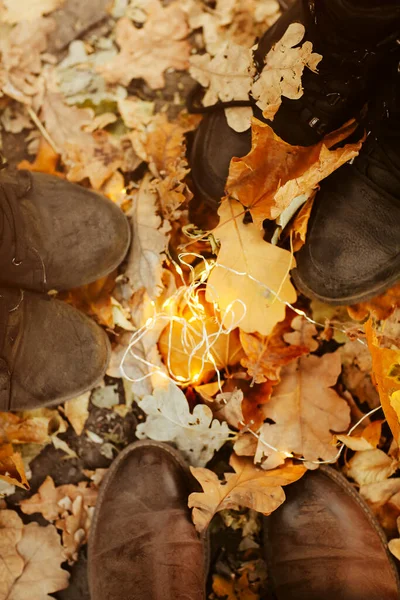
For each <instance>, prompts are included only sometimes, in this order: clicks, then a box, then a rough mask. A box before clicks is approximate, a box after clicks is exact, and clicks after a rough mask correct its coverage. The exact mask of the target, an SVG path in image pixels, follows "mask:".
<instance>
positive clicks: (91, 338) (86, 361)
mask: <svg viewBox="0 0 400 600" xmlns="http://www.w3.org/2000/svg"><path fill="white" fill-rule="evenodd" d="M109 357H110V344H109V341H108V338H107V336H106V334H105V333H104V331H103V330H102V329H101V328H100V327H99V326H98V325H96V323H95V322H94V321H92V320H91V319H89V318H88V317H86V316H85V315H84V314H82V313H80V312H79V311H78V310H76V309H75V308H73V307H72V306H69V305H67V304H65V303H64V302H60V301H59V300H50V298H49V297H48V296H44V295H40V294H35V293H32V292H25V291H22V290H14V289H7V288H1V287H0V411H7V410H29V409H32V408H37V407H39V406H47V405H49V404H56V403H60V402H64V401H65V400H68V399H70V398H74V397H75V396H79V395H80V394H82V393H83V392H85V391H87V390H89V389H91V388H93V387H94V386H95V385H96V384H97V383H98V382H99V381H100V380H101V379H102V377H103V376H104V373H105V371H106V368H107V366H108V362H109Z"/></svg>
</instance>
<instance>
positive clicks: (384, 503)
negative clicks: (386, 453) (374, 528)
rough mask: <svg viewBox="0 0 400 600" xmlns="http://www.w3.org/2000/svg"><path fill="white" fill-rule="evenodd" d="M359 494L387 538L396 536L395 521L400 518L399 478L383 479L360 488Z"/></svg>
mask: <svg viewBox="0 0 400 600" xmlns="http://www.w3.org/2000/svg"><path fill="white" fill-rule="evenodd" d="M360 494H361V496H362V497H363V498H364V500H365V501H366V502H367V503H368V505H369V506H370V508H371V510H372V511H373V513H374V514H375V516H376V517H377V519H378V520H379V522H380V524H381V525H382V527H383V528H384V529H385V531H386V532H387V534H388V536H389V537H393V536H395V535H396V534H397V527H396V520H397V518H398V517H399V516H400V478H398V477H394V478H391V479H385V480H383V481H379V482H378V483H369V484H366V485H362V486H361V487H360Z"/></svg>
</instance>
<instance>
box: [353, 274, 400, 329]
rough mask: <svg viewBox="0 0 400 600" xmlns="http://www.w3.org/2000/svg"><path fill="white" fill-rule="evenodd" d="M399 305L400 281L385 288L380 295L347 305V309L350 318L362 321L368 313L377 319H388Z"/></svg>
mask: <svg viewBox="0 0 400 600" xmlns="http://www.w3.org/2000/svg"><path fill="white" fill-rule="evenodd" d="M399 307H400V283H398V284H396V285H395V286H393V287H392V288H390V289H388V290H386V292H384V293H383V294H381V295H380V296H376V297H375V298H372V300H368V301H367V302H361V303H359V304H353V305H352V306H348V307H347V310H348V313H349V315H350V317H351V318H352V319H355V320H356V321H364V319H366V318H367V317H368V316H369V315H370V314H372V315H374V316H375V317H376V318H377V319H379V320H383V319H388V318H389V317H390V315H391V314H392V313H393V312H394V311H395V310H396V308H399Z"/></svg>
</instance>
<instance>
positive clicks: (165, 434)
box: [136, 383, 233, 466]
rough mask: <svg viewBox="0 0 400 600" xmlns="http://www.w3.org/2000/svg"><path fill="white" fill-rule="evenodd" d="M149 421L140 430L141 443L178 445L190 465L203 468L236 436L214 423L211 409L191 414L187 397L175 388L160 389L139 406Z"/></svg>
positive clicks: (221, 424)
mask: <svg viewBox="0 0 400 600" xmlns="http://www.w3.org/2000/svg"><path fill="white" fill-rule="evenodd" d="M139 407H140V408H141V410H143V411H144V412H145V413H146V415H147V419H146V422H145V423H140V424H139V425H138V426H137V429H136V435H137V437H138V438H139V439H142V438H146V437H148V438H150V439H151V440H156V441H158V442H174V444H176V446H177V447H178V449H179V450H180V451H181V452H182V454H183V455H184V456H185V458H186V459H187V460H188V461H189V463H190V464H193V465H199V466H203V465H205V464H206V463H207V462H208V461H209V460H210V459H211V458H212V456H213V454H214V452H216V451H217V450H219V449H220V448H221V446H223V444H224V443H225V442H226V441H227V440H228V439H229V436H230V434H232V433H233V432H232V431H231V430H230V429H229V427H228V425H227V424H226V423H220V422H219V421H217V420H216V419H214V420H213V414H212V411H211V409H210V408H208V406H205V405H204V404H198V405H197V406H195V407H194V409H193V414H192V413H190V410H189V405H188V402H187V400H186V397H185V394H184V393H183V392H182V391H181V390H180V389H179V388H178V387H177V386H176V385H174V384H172V383H170V384H169V386H168V388H166V389H163V388H157V389H156V390H154V393H153V395H152V396H146V397H145V398H143V400H141V401H140V402H139Z"/></svg>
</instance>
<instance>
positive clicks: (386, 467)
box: [345, 448, 399, 485]
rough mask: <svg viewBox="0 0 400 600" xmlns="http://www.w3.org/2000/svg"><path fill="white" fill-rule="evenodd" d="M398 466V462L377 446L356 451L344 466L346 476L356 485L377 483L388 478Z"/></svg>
mask: <svg viewBox="0 0 400 600" xmlns="http://www.w3.org/2000/svg"><path fill="white" fill-rule="evenodd" d="M398 468H399V462H398V460H396V459H395V458H391V457H390V456H388V455H387V454H385V452H383V451H382V450H378V449H377V448H375V449H373V450H365V451H364V452H356V453H355V455H354V456H353V457H352V458H351V459H350V460H349V461H348V463H347V465H346V467H345V473H346V475H347V477H351V478H352V479H354V481H355V482H357V483H358V485H367V484H370V483H379V482H380V481H384V480H385V479H388V478H389V477H390V476H391V475H393V473H395V472H396V471H397V469H398Z"/></svg>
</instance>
